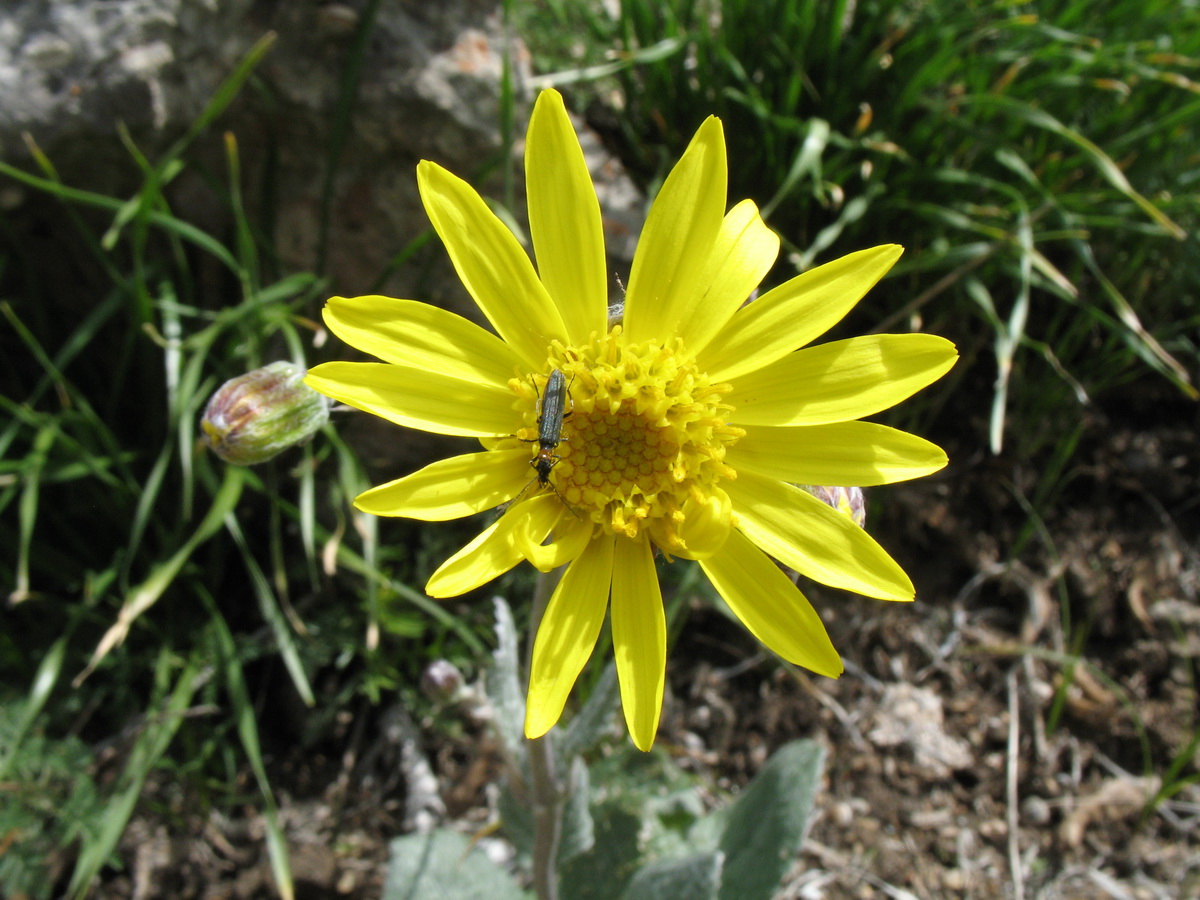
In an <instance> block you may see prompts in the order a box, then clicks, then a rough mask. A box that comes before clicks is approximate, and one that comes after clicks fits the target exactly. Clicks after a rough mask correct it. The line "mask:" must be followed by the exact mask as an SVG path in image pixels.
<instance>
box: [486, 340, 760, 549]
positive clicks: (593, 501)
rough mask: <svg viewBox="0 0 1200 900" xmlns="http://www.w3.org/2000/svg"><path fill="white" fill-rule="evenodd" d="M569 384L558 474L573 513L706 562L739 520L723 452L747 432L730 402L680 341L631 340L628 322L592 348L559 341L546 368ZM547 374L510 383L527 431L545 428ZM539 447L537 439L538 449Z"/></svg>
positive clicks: (555, 479) (529, 435)
mask: <svg viewBox="0 0 1200 900" xmlns="http://www.w3.org/2000/svg"><path fill="white" fill-rule="evenodd" d="M554 369H559V370H561V371H562V372H563V374H564V376H565V377H566V380H567V385H568V387H567V402H566V407H565V415H564V418H563V424H562V431H561V435H560V443H559V444H558V446H557V447H556V448H555V450H554V452H555V454H556V456H557V461H556V463H555V466H554V469H553V474H552V477H551V480H552V484H553V487H554V489H555V490H556V491H557V492H558V494H559V496H560V498H561V499H562V500H563V501H564V503H566V504H567V505H568V506H569V507H570V508H571V511H572V512H573V513H574V514H575V515H576V516H580V517H587V518H590V519H591V521H592V522H594V523H595V524H596V525H598V526H599V527H601V528H603V529H604V530H605V531H606V532H608V533H616V534H623V535H626V536H628V537H637V536H638V534H639V532H640V531H641V530H642V529H643V528H645V529H648V530H649V533H650V536H651V537H652V538H653V540H654V542H655V544H657V545H658V547H659V548H660V549H662V550H663V551H664V552H665V553H667V554H668V555H677V556H684V557H688V558H699V557H704V556H708V555H710V554H711V553H714V552H715V551H716V550H718V549H719V548H720V547H721V545H722V544H724V542H725V538H726V536H727V535H728V533H729V529H730V528H731V527H732V525H733V515H732V508H731V504H730V502H729V499H728V497H727V496H726V494H725V492H724V491H723V490H721V488H720V487H719V484H720V482H721V480H722V479H725V478H734V477H735V473H734V471H733V470H732V469H731V468H730V467H729V466H727V465H726V464H725V462H724V458H725V448H726V447H727V446H728V445H729V444H731V443H733V442H734V441H736V440H737V439H738V438H740V437H742V436H743V435H744V432H743V431H742V430H741V429H740V428H736V427H732V426H729V425H726V424H725V420H726V417H727V416H728V414H729V412H730V411H731V408H730V407H729V406H728V405H727V404H724V403H722V402H721V398H722V397H723V396H724V395H725V394H727V393H729V391H730V390H731V388H730V386H729V385H728V384H723V383H717V384H714V383H712V382H710V381H709V379H708V376H707V375H706V374H705V373H704V372H702V371H700V370H699V369H698V368H697V366H696V363H695V361H694V360H693V359H692V358H691V356H689V355H688V354H687V353H686V352H685V351H684V348H683V347H682V344H681V342H680V341H679V340H678V339H675V340H674V341H672V342H671V343H669V344H666V345H662V344H656V343H651V342H647V343H643V344H631V343H628V342H626V340H625V338H624V336H623V334H622V331H621V326H620V325H617V326H615V327H614V328H613V329H612V330H611V331H610V332H609V333H608V334H607V335H604V336H603V337H600V338H597V339H594V340H593V341H591V342H590V343H588V344H584V345H578V346H572V347H564V346H561V345H558V344H556V345H554V346H553V347H552V348H551V353H550V357H549V359H548V361H547V370H546V371H547V372H550V371H553V370H554ZM545 382H546V375H545V374H539V375H538V376H535V380H534V381H533V382H532V383H531V381H530V380H529V379H513V381H512V382H510V386H511V387H512V388H513V390H514V392H515V393H517V395H518V396H519V397H520V398H521V400H522V402H521V403H519V404H518V405H519V407H520V408H522V410H523V411H524V415H525V421H526V428H524V429H522V430H521V432H519V433H518V437H520V438H522V439H525V440H527V441H531V442H533V441H534V439H535V438H536V437H537V434H538V428H537V425H538V421H537V419H538V412H539V406H538V403H537V396H538V395H537V393H535V390H534V386H535V385H536V387H537V390H538V391H541V390H543V389H544V386H545ZM538 449H539V448H538V447H537V445H536V444H535V446H534V453H535V454H536V452H537V450H538Z"/></svg>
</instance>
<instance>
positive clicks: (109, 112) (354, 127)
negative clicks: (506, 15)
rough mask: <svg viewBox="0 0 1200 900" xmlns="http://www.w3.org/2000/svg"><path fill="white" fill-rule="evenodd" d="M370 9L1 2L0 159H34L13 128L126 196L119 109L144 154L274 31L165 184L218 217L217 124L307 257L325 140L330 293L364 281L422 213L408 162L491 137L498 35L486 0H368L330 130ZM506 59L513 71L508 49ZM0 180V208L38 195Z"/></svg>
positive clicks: (253, 189)
mask: <svg viewBox="0 0 1200 900" xmlns="http://www.w3.org/2000/svg"><path fill="white" fill-rule="evenodd" d="M370 7H371V4H369V3H367V2H365V0H360V2H354V3H350V2H347V3H317V2H314V0H7V2H6V3H5V4H4V6H3V8H0V157H2V158H3V159H4V160H5V161H6V162H9V163H11V164H16V165H19V166H21V167H22V168H27V169H33V168H34V166H33V164H32V162H31V160H30V156H29V153H28V150H27V147H26V144H25V141H24V139H23V137H22V135H23V133H26V132H27V133H29V134H30V135H31V136H32V138H33V140H34V141H36V143H37V144H38V146H39V147H40V148H41V149H42V151H43V152H44V153H45V154H46V155H47V157H48V158H49V159H50V160H51V161H52V162H53V163H54V165H55V167H56V168H57V170H58V172H59V173H60V175H61V177H62V179H63V180H64V181H65V182H66V183H68V184H71V185H74V186H77V187H84V188H87V189H89V190H94V191H98V192H102V193H107V194H111V195H115V196H128V195H130V194H131V193H132V192H133V191H136V190H137V189H138V186H139V185H140V184H141V181H142V176H141V174H140V172H139V170H138V167H137V166H136V164H135V163H134V161H133V159H132V158H131V156H130V154H129V152H128V151H127V150H126V148H125V147H124V146H123V145H122V142H121V139H120V136H119V132H118V127H117V125H118V123H123V124H124V126H125V127H126V128H127V129H128V131H129V134H130V135H131V136H132V138H133V141H134V143H135V144H136V145H137V146H138V148H139V149H140V151H141V152H142V153H144V154H145V155H146V156H147V157H148V158H149V159H150V160H152V161H154V160H156V159H157V158H158V155H159V154H161V153H162V152H163V151H164V150H165V149H166V148H167V147H169V146H170V145H171V143H172V142H173V141H175V140H177V139H178V138H179V137H180V136H181V135H182V134H184V133H185V131H186V129H187V128H188V126H189V125H190V124H191V123H192V122H193V121H194V120H195V119H196V117H197V116H198V115H199V114H200V113H201V111H202V110H203V109H204V107H205V105H206V104H207V103H208V102H209V100H210V98H211V97H212V95H213V92H214V91H215V90H216V89H217V87H218V86H219V85H220V83H221V82H222V80H223V79H225V78H226V77H227V76H228V75H229V73H230V72H231V71H232V70H233V69H234V67H235V66H236V65H237V62H238V60H240V59H241V58H242V57H243V56H244V55H245V53H246V52H247V51H248V50H249V48H250V47H251V46H253V44H254V43H255V41H257V40H259V39H260V38H261V37H262V36H263V35H264V34H265V33H267V32H268V31H274V32H275V33H276V34H277V35H278V38H277V40H276V42H275V45H274V46H273V47H272V49H271V51H270V52H269V53H268V55H267V57H266V58H265V59H264V61H263V62H262V63H261V64H260V65H259V67H258V69H257V70H256V72H255V76H254V80H253V83H250V84H247V85H246V86H245V87H244V88H243V90H242V95H241V96H240V97H239V99H238V101H237V102H236V103H235V104H234V105H233V106H232V107H231V108H230V109H229V110H228V111H227V113H226V114H225V115H224V116H222V117H221V119H219V120H218V122H217V123H216V124H215V125H214V126H213V128H211V129H210V132H209V133H208V134H206V135H205V136H203V137H202V138H201V139H199V140H198V141H197V144H196V147H195V148H194V150H193V151H191V155H190V157H189V158H190V159H191V160H192V161H193V162H196V163H197V166H196V169H197V171H194V172H193V171H189V172H188V173H185V174H184V175H181V176H180V177H179V178H178V179H177V180H176V182H175V183H173V184H172V185H171V188H170V192H169V194H168V197H169V199H170V201H171V202H172V205H173V208H174V209H175V210H176V211H177V213H178V214H181V215H183V217H185V218H188V219H189V220H191V221H193V222H195V223H196V224H198V225H200V226H201V227H203V228H207V229H210V230H217V231H219V230H220V229H221V228H222V227H223V224H222V223H223V222H224V220H225V215H226V213H225V211H224V209H223V208H222V201H221V199H220V198H219V197H217V196H216V195H214V194H213V192H212V189H211V183H212V182H211V179H209V180H206V179H205V178H203V177H201V175H200V174H199V172H200V171H201V170H203V169H205V168H207V169H208V170H209V172H210V173H211V175H212V176H214V177H215V179H216V180H217V181H218V182H219V181H220V180H221V179H222V178H226V177H227V175H226V173H225V164H224V155H223V154H224V150H223V145H222V142H221V132H222V131H230V132H232V133H233V134H234V135H235V136H236V137H237V139H238V146H239V152H240V155H241V159H242V171H243V180H244V184H243V189H244V191H245V194H246V197H247V198H248V202H250V203H251V204H252V205H253V204H254V203H255V201H256V198H261V197H263V196H264V193H263V188H264V186H270V191H269V195H270V196H271V197H273V198H274V200H273V201H268V202H271V203H273V204H274V209H273V215H272V219H273V221H275V222H276V223H277V225H276V228H275V232H274V239H275V243H276V246H277V247H278V249H279V252H280V255H281V262H282V263H283V268H285V269H290V270H297V269H301V270H303V269H311V268H312V267H313V266H314V264H315V262H316V260H317V258H318V244H319V242H320V228H319V222H320V211H321V206H322V202H323V191H322V188H323V184H324V180H325V177H326V172H327V171H328V167H329V165H330V161H331V159H332V158H333V154H334V152H335V148H339V149H340V156H339V157H338V159H337V165H336V173H337V174H336V177H335V180H334V184H333V196H332V198H331V199H332V204H331V208H330V220H329V226H330V227H329V239H328V244H327V247H326V253H327V256H326V262H327V264H326V274H327V275H329V276H330V279H331V284H332V286H333V287H334V289H335V290H336V291H338V292H339V293H354V292H358V291H362V290H365V289H367V288H368V287H369V286H370V285H371V284H372V282H373V281H374V279H375V278H376V277H377V276H378V275H379V273H380V272H381V270H382V269H383V267H384V265H385V264H386V262H387V260H388V259H390V258H391V257H392V256H393V255H395V254H396V253H397V252H398V251H399V250H400V249H401V248H402V247H404V246H405V244H406V243H407V242H408V241H410V240H411V239H412V238H414V237H415V236H416V235H418V234H420V233H421V232H422V231H423V230H424V229H425V228H426V227H427V220H426V219H425V216H424V214H423V212H422V210H421V208H420V204H419V200H418V197H417V192H416V184H415V178H414V168H415V165H416V162H417V161H418V160H419V159H422V158H428V159H433V160H436V161H437V162H440V163H442V164H443V165H445V166H447V167H448V168H450V169H451V170H453V171H455V172H457V173H459V174H461V175H463V176H464V177H467V178H472V177H474V176H475V175H477V174H478V173H479V171H480V168H481V166H482V165H483V163H484V162H485V161H487V160H488V159H492V158H494V157H495V154H496V153H497V152H498V151H499V149H500V138H499V130H498V124H497V123H498V118H499V113H498V98H499V91H500V73H501V60H502V54H501V49H502V41H503V38H502V35H501V30H500V26H499V21H498V17H497V15H496V10H497V7H498V3H497V2H496V0H441V2H437V3H431V2H426V0H383V2H381V3H379V4H378V5H377V14H376V15H375V18H374V20H373V26H372V28H371V29H370V31H369V36H368V38H367V41H366V45H365V55H364V58H363V61H362V66H361V69H360V76H359V77H360V81H359V86H358V90H357V93H356V99H355V103H354V106H353V113H352V116H351V118H350V122H349V129H348V132H347V133H346V135H345V140H344V142H342V143H340V144H339V142H338V136H337V132H336V128H337V125H336V122H337V109H338V107H339V102H340V100H339V98H340V97H341V95H342V93H343V91H344V84H345V82H346V77H347V72H348V71H349V70H350V69H351V67H352V48H353V47H354V45H355V40H356V36H357V33H358V30H359V26H360V24H361V23H362V21H363V20H362V17H363V16H364V15H367V14H368V10H369V9H370ZM514 58H515V59H516V61H517V64H518V68H520V66H522V65H523V64H524V63H523V55H522V53H519V52H516V53H514ZM4 188H5V190H4V192H3V202H4V205H5V207H6V208H8V209H10V210H11V209H13V208H17V207H21V206H24V205H27V204H33V203H39V202H44V201H45V198H44V196H43V195H40V194H38V192H36V191H30V190H28V189H25V190H23V191H19V192H14V191H13V190H12V188H11V186H10V185H4ZM182 211H186V214H185V213H184V212H182ZM254 211H255V212H263V210H262V209H261V208H259V209H256V210H254ZM404 281H405V275H404V273H403V272H401V273H399V274H398V276H397V277H396V278H395V279H393V282H391V283H389V290H391V291H393V292H401V293H403V291H404V290H405V288H406V287H407V285H405V284H404ZM397 282H398V283H397Z"/></svg>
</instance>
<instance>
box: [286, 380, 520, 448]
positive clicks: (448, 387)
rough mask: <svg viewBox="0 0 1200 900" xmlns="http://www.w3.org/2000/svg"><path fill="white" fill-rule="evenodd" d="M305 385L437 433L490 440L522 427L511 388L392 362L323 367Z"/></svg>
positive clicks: (398, 421) (403, 422)
mask: <svg viewBox="0 0 1200 900" xmlns="http://www.w3.org/2000/svg"><path fill="white" fill-rule="evenodd" d="M304 383H305V384H307V385H308V386H309V387H311V388H312V389H313V390H316V391H320V392H321V393H322V394H324V395H326V396H327V397H332V398H333V399H334V400H338V401H340V402H342V403H346V404H348V405H350V406H353V407H354V408H355V409H361V410H364V411H365V412H369V413H374V414H375V415H377V416H381V417H382V418H385V419H387V420H388V421H389V422H395V423H396V424H397V425H405V426H407V427H409V428H419V429H421V430H422V431H432V432H434V433H435V434H457V435H463V436H465V437H487V436H489V435H490V436H496V435H503V434H512V433H513V432H514V431H516V429H517V428H519V427H521V417H520V416H519V415H518V414H517V413H515V412H514V411H513V403H514V401H515V399H516V398H515V397H514V396H513V394H512V392H511V391H510V390H508V388H506V387H500V386H499V385H494V384H484V383H475V382H471V381H462V380H460V379H458V378H453V377H450V376H447V375H444V374H442V373H441V372H433V371H427V370H424V369H410V368H408V367H407V366H394V365H391V364H390V363H353V362H331V363H324V364H322V365H319V366H317V367H315V368H313V369H309V370H308V375H307V376H306V377H305V379H304Z"/></svg>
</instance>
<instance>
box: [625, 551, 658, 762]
mask: <svg viewBox="0 0 1200 900" xmlns="http://www.w3.org/2000/svg"><path fill="white" fill-rule="evenodd" d="M612 639H613V651H614V653H615V655H616V660H617V679H618V681H619V682H620V685H621V709H622V710H623V711H624V713H625V724H626V725H628V726H629V734H630V737H632V738H633V743H634V745H635V746H636V747H637V748H638V749H639V750H649V749H650V747H651V745H652V744H653V743H654V736H655V735H656V734H657V733H658V719H659V715H660V714H661V713H662V700H663V690H664V688H665V686H666V677H667V676H666V672H667V620H666V616H665V614H664V612H663V603H662V594H661V593H660V592H659V588H658V573H657V572H655V571H654V550H653V548H651V546H650V542H649V541H648V540H646V539H645V538H641V539H637V540H630V539H629V538H624V537H621V538H617V546H616V555H615V557H614V559H613V579H612Z"/></svg>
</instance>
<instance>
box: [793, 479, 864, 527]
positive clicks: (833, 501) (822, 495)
mask: <svg viewBox="0 0 1200 900" xmlns="http://www.w3.org/2000/svg"><path fill="white" fill-rule="evenodd" d="M804 489H805V490H806V491H808V492H809V493H810V494H812V495H813V496H814V497H816V498H817V499H818V500H820V501H821V502H822V503H825V504H827V505H829V506H832V507H833V508H834V509H836V510H839V511H840V512H844V513H845V514H846V515H848V516H849V517H850V521H852V522H853V523H854V524H855V525H857V526H858V527H859V528H864V527H866V524H867V500H866V497H864V496H863V490H862V488H859V487H820V486H818V485H804Z"/></svg>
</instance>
